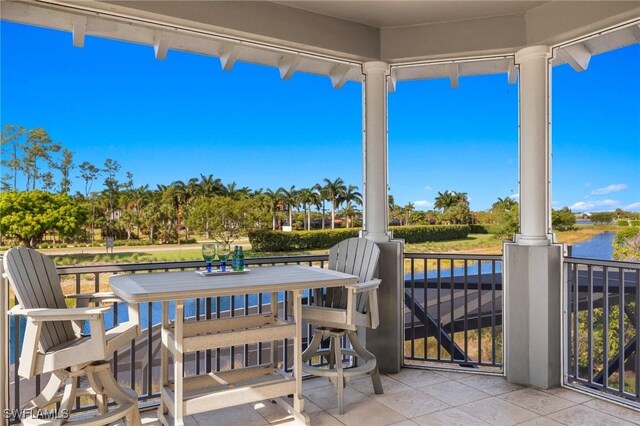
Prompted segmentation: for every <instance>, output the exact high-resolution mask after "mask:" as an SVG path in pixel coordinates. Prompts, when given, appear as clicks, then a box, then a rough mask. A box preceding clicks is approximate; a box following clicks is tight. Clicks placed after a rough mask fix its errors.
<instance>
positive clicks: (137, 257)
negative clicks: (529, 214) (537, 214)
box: [44, 225, 618, 265]
mask: <svg viewBox="0 0 640 426" xmlns="http://www.w3.org/2000/svg"><path fill="white" fill-rule="evenodd" d="M617 230H618V227H617V226H614V225H593V226H580V227H578V228H577V229H576V230H574V231H565V232H558V233H557V234H556V235H557V237H558V242H560V243H567V244H575V243H577V242H580V241H584V240H588V239H589V238H591V237H593V236H594V235H597V234H601V233H603V232H615V231H617ZM242 245H243V246H245V257H247V258H251V257H272V256H287V255H298V254H322V253H327V252H328V250H327V249H323V250H308V251H295V252H277V253H259V252H252V251H251V249H250V246H249V244H248V241H247V242H242ZM65 250H66V251H69V253H56V254H52V257H53V258H54V260H55V262H56V264H58V265H96V264H109V263H146V262H174V261H183V260H201V259H202V254H201V252H200V248H199V246H198V245H193V244H191V245H187V246H183V247H180V246H171V247H167V246H141V247H127V248H126V249H124V248H120V250H122V251H117V252H115V253H111V254H105V253H72V252H71V251H73V249H71V248H70V249H65ZM125 250H126V251H125ZM44 252H45V253H46V252H47V250H44ZM405 252H407V253H449V252H451V253H453V252H458V253H459V252H464V253H477V254H501V253H502V241H501V240H500V239H499V238H497V237H496V236H495V235H491V234H469V236H468V237H467V238H464V239H460V240H452V241H437V242H426V243H420V244H407V245H406V246H405Z"/></svg>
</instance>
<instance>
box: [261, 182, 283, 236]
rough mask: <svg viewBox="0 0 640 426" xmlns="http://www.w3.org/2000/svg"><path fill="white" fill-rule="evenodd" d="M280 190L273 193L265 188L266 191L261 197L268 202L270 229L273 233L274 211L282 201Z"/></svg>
mask: <svg viewBox="0 0 640 426" xmlns="http://www.w3.org/2000/svg"><path fill="white" fill-rule="evenodd" d="M280 189H282V188H280ZM280 189H278V190H276V191H273V190H272V189H270V188H267V190H266V191H264V192H263V196H264V197H265V199H266V200H267V201H268V203H269V208H270V210H271V219H272V221H271V229H272V230H273V231H275V230H276V209H277V208H278V206H279V205H280V202H281V201H282V193H281V192H280Z"/></svg>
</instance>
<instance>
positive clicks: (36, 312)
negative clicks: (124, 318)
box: [8, 305, 111, 321]
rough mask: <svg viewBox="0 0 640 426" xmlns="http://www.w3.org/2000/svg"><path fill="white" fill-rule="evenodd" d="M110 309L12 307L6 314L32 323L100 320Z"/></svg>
mask: <svg viewBox="0 0 640 426" xmlns="http://www.w3.org/2000/svg"><path fill="white" fill-rule="evenodd" d="M109 309H111V308H110V307H108V306H102V307H91V308H74V309H67V308H59V309H40V308H38V309H22V308H21V307H20V306H19V305H16V306H14V307H13V308H11V309H10V310H9V312H8V314H9V315H23V316H26V317H28V318H29V319H31V320H32V321H65V320H66V321H75V320H91V319H96V318H102V315H103V314H104V313H105V312H106V311H108V310H109Z"/></svg>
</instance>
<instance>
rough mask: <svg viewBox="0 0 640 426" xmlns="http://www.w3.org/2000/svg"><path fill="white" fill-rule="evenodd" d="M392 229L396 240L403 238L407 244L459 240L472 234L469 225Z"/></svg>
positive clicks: (417, 226)
mask: <svg viewBox="0 0 640 426" xmlns="http://www.w3.org/2000/svg"><path fill="white" fill-rule="evenodd" d="M391 229H392V230H393V237H394V238H402V239H403V240H404V241H405V242H407V243H424V242H426V241H449V240H459V239H462V238H467V235H469V233H470V232H471V228H470V227H469V225H433V226H430V225H416V226H392V227H391Z"/></svg>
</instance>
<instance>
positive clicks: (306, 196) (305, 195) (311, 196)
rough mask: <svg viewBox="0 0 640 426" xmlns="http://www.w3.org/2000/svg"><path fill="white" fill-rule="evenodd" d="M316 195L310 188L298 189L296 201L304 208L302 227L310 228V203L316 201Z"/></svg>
mask: <svg viewBox="0 0 640 426" xmlns="http://www.w3.org/2000/svg"><path fill="white" fill-rule="evenodd" d="M316 199H317V195H316V193H315V192H314V191H313V190H312V189H311V188H300V189H299V190H298V201H299V202H300V203H301V204H302V208H303V209H304V217H305V220H304V228H305V229H307V230H310V229H311V205H312V204H315V203H316Z"/></svg>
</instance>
